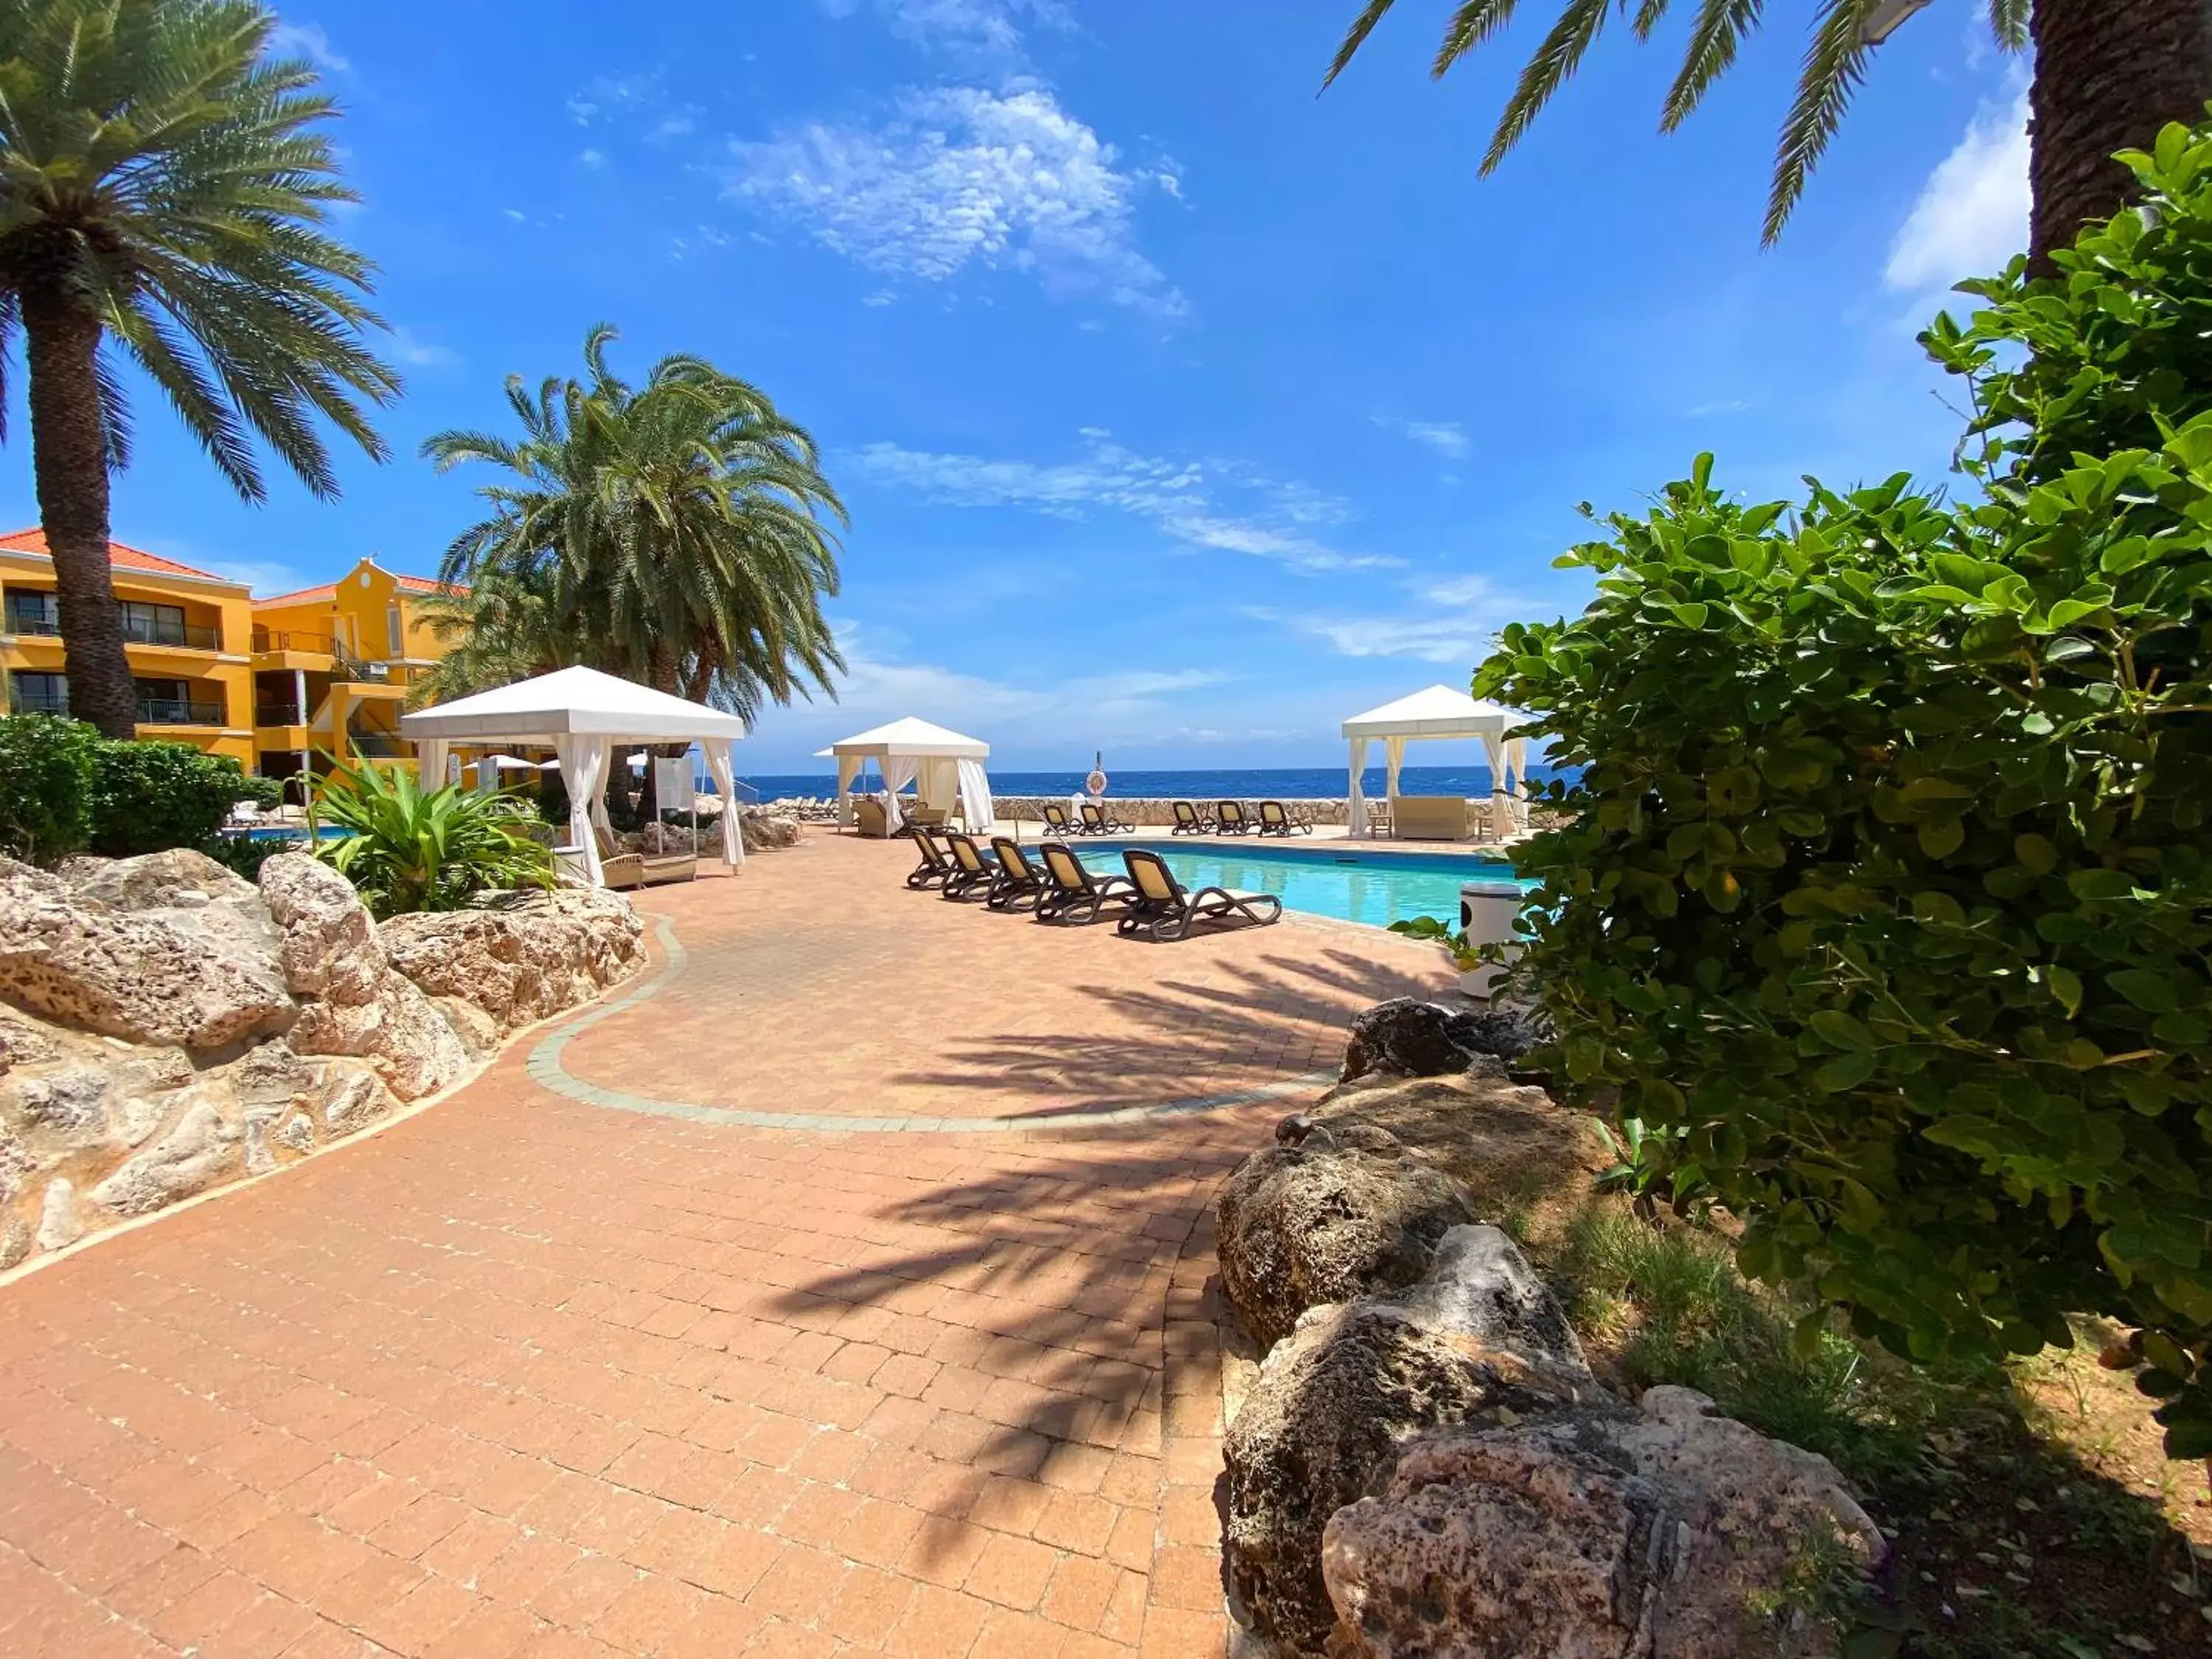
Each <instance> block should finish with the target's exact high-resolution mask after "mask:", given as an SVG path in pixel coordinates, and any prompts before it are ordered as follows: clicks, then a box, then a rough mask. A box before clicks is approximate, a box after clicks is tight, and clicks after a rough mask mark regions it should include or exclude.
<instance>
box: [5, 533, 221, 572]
mask: <svg viewBox="0 0 2212 1659" xmlns="http://www.w3.org/2000/svg"><path fill="white" fill-rule="evenodd" d="M0 551H4V552H9V553H36V554H39V555H40V556H44V557H52V555H51V554H50V553H48V552H47V550H46V532H45V531H43V530H41V529H40V528H39V526H36V525H33V526H31V527H30V528H29V529H28V530H17V531H13V532H9V534H7V535H5V536H0ZM107 560H108V562H109V563H110V564H115V565H120V566H122V567H123V568H125V569H126V570H152V571H160V572H163V573H166V574H169V575H172V576H201V577H204V578H206V580H209V581H211V582H219V581H228V580H229V578H228V577H226V576H218V575H216V574H215V572H213V571H212V570H200V569H196V568H194V567H192V566H191V565H188V564H179V563H178V562H176V561H175V560H174V559H165V558H163V557H162V556H161V555H160V554H158V553H149V552H147V551H145V550H143V549H142V548H137V547H125V545H124V544H122V543H121V542H110V543H108V544H107ZM238 586H240V587H243V586H246V584H245V583H243V582H240V583H239V584H238Z"/></svg>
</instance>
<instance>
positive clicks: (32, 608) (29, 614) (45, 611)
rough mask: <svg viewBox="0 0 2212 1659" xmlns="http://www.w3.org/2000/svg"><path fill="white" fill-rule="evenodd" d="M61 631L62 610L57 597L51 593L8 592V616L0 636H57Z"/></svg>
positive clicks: (1, 628)
mask: <svg viewBox="0 0 2212 1659" xmlns="http://www.w3.org/2000/svg"><path fill="white" fill-rule="evenodd" d="M61 631H62V609H61V600H60V598H59V596H58V595H57V594H52V593H35V592H10V593H9V595H8V614H7V622H6V625H5V626H4V627H0V634H58V633H60V632H61Z"/></svg>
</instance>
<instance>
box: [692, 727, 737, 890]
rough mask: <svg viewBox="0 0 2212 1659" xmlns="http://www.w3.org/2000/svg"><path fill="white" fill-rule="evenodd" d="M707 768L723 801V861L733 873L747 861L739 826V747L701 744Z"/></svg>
mask: <svg viewBox="0 0 2212 1659" xmlns="http://www.w3.org/2000/svg"><path fill="white" fill-rule="evenodd" d="M699 747H700V748H701V749H702V750H704V751H705V752H706V756H707V769H708V771H709V772H711V773H713V774H714V793H716V794H718V795H720V797H721V798H722V862H723V863H725V864H726V865H728V866H730V867H731V868H732V870H734V869H736V868H737V867H738V866H739V865H741V864H743V863H744V861H745V836H744V829H742V828H741V827H739V825H738V746H737V744H734V743H702V744H700V745H699Z"/></svg>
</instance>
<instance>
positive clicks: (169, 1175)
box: [90, 1100, 241, 1216]
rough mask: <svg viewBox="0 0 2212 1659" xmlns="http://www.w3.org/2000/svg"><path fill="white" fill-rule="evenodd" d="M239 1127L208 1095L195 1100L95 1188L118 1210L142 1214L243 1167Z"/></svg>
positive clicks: (99, 1198)
mask: <svg viewBox="0 0 2212 1659" xmlns="http://www.w3.org/2000/svg"><path fill="white" fill-rule="evenodd" d="M239 1140H240V1130H239V1128H238V1126H237V1125H235V1124H232V1123H228V1122H226V1121H224V1120H223V1118H222V1114H221V1113H219V1112H218V1111H217V1110H216V1107H215V1103H213V1102H212V1101H210V1100H201V1101H199V1102H197V1103H195V1104H194V1105H193V1106H192V1107H191V1109H189V1110H188V1111H186V1112H185V1115H184V1116H183V1117H181V1118H179V1120H178V1121H177V1124H176V1126H175V1127H173V1128H172V1129H171V1130H170V1131H169V1133H167V1134H166V1135H164V1136H162V1137H161V1139H160V1140H158V1141H156V1142H155V1144H154V1145H153V1146H150V1147H149V1148H148V1149H147V1150H146V1151H144V1152H141V1153H139V1154H138V1155H137V1157H136V1158H131V1160H130V1161H129V1162H127V1163H125V1164H123V1165H122V1167H121V1168H119V1169H118V1170H116V1171H115V1172H114V1173H113V1174H112V1175H110V1176H108V1177H107V1179H106V1180H105V1181H103V1182H100V1184H99V1185H98V1186H96V1187H94V1188H93V1189H92V1192H91V1194H90V1197H91V1199H92V1201H93V1202H94V1203H95V1204H98V1205H100V1206H101V1207H102V1208H104V1209H106V1210H108V1211H110V1212H113V1213H114V1214H117V1215H125V1216H130V1215H144V1214H146V1213H147V1212H149V1211H153V1210H158V1209H161V1208H162V1207H163V1206H166V1205H170V1204H173V1203H175V1202H176V1201H177V1200H179V1199H181V1198H189V1197H191V1195H192V1194H194V1193H197V1192H200V1191H203V1190H204V1189H205V1188H210V1187H212V1186H215V1185H216V1184H218V1183H219V1182H225V1181H229V1180H232V1179H234V1178H235V1177H236V1176H237V1175H238V1174H239V1173H240V1164H241V1160H240V1153H239Z"/></svg>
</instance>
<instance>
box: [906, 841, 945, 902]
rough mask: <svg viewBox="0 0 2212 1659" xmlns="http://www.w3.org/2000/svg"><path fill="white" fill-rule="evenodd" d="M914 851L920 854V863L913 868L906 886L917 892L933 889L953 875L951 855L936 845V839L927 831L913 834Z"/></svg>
mask: <svg viewBox="0 0 2212 1659" xmlns="http://www.w3.org/2000/svg"><path fill="white" fill-rule="evenodd" d="M914 845H915V851H916V852H918V853H920V854H921V863H919V864H917V865H915V866H914V869H913V871H912V872H910V873H909V874H908V877H907V878H906V884H907V885H908V886H909V887H912V888H915V889H916V890H920V889H922V888H925V887H934V886H936V885H938V884H939V883H940V882H942V881H944V880H945V878H947V877H949V876H951V874H952V873H953V871H954V869H955V868H956V866H954V864H953V862H952V859H951V854H948V853H946V852H945V848H942V847H941V846H939V844H938V841H937V837H936V836H933V835H931V834H930V833H929V831H928V830H927V829H916V830H915V832H914Z"/></svg>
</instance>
